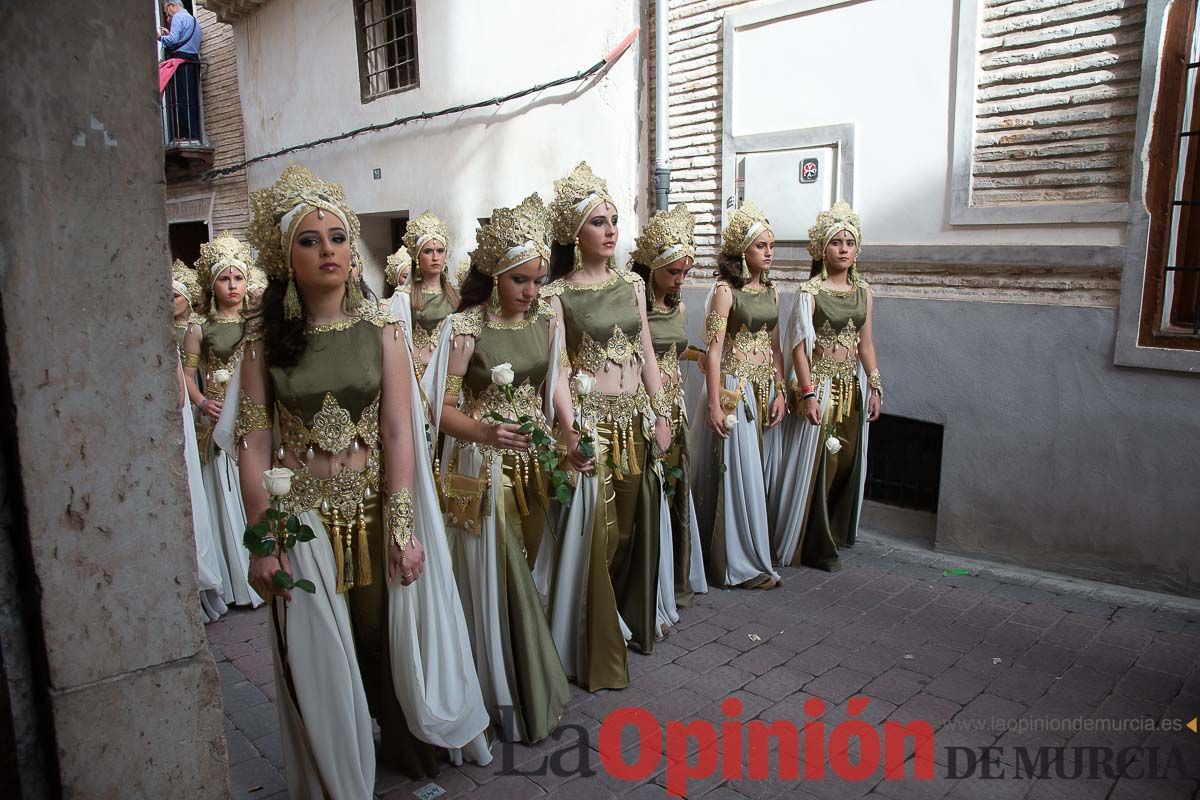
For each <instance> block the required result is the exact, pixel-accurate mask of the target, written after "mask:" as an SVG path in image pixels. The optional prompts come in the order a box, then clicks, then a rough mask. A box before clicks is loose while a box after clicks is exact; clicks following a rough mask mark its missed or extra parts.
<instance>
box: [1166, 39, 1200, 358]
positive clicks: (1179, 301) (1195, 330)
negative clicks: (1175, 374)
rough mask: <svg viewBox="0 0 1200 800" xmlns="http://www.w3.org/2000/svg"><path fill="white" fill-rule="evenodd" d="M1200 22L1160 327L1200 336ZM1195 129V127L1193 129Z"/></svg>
mask: <svg viewBox="0 0 1200 800" xmlns="http://www.w3.org/2000/svg"><path fill="white" fill-rule="evenodd" d="M1198 92H1200V26H1197V25H1195V24H1193V27H1192V32H1191V51H1190V53H1189V56H1188V65H1187V72H1186V77H1185V79H1184V97H1183V104H1184V105H1183V117H1182V119H1183V120H1184V122H1183V124H1182V125H1181V127H1182V128H1183V130H1181V131H1180V132H1179V146H1178V149H1177V151H1176V154H1175V155H1176V161H1175V168H1176V169H1175V171H1176V175H1175V187H1174V191H1173V195H1172V197H1173V199H1172V201H1171V238H1170V249H1169V251H1168V253H1167V265H1166V266H1165V267H1164V268H1163V269H1164V271H1165V272H1166V275H1165V278H1166V280H1164V281H1163V303H1162V319H1161V320H1160V321H1159V324H1160V325H1161V328H1162V330H1163V331H1164V332H1167V333H1191V335H1192V336H1198V335H1200V164H1198V163H1197V162H1200V97H1198V96H1197V93H1198ZM1189 128H1190V130H1189Z"/></svg>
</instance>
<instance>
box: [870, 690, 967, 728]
mask: <svg viewBox="0 0 1200 800" xmlns="http://www.w3.org/2000/svg"><path fill="white" fill-rule="evenodd" d="M961 710H962V706H961V705H959V704H958V703H955V702H952V701H950V700H946V699H945V698H942V697H936V696H935V695H931V694H925V693H924V692H922V693H920V694H916V695H913V696H912V697H911V698H909V699H908V701H907V702H906V703H904V704H903V705H901V706H899V707H898V708H897V709H896V710H895V711H893V712H892V713H891V714H890V715H889V717H888V719H889V720H891V721H892V722H895V723H897V724H899V725H908V724H910V723H913V722H927V723H929V726H930V727H931V728H933V729H934V730H935V731H936V730H938V729H939V728H942V727H943V726H945V725H946V723H948V722H950V720H951V719H953V718H954V716H955V715H956V714H958V712H959V711H961Z"/></svg>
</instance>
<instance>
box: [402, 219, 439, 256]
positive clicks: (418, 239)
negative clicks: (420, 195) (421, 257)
mask: <svg viewBox="0 0 1200 800" xmlns="http://www.w3.org/2000/svg"><path fill="white" fill-rule="evenodd" d="M430 239H437V240H438V241H439V242H441V243H442V244H444V245H445V246H446V247H447V248H449V247H450V229H449V228H447V227H446V223H444V222H442V221H441V220H440V219H438V218H437V217H436V216H434V214H433V212H431V211H422V212H421V214H420V216H418V217H417V218H416V219H410V220H409V221H408V226H407V227H406V228H405V229H404V246H405V247H406V248H407V249H408V255H409V257H410V258H411V259H412V260H413V261H416V260H417V255H418V254H419V253H420V252H421V248H422V247H424V246H425V245H426V244H428V243H429V240H430Z"/></svg>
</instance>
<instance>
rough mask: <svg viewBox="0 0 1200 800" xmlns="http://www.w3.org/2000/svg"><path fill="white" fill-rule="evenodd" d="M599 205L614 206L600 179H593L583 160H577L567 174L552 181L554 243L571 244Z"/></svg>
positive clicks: (594, 176) (551, 221) (551, 212)
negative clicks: (608, 204) (577, 163)
mask: <svg viewBox="0 0 1200 800" xmlns="http://www.w3.org/2000/svg"><path fill="white" fill-rule="evenodd" d="M601 203H612V204H613V205H614V206H615V205H616V203H614V202H613V199H612V196H611V195H610V194H609V193H608V184H607V183H605V182H604V179H603V178H600V177H597V176H596V174H595V173H593V172H592V168H591V167H590V166H588V163H587V162H586V161H580V162H579V165H578V166H576V167H575V169H573V170H571V174H570V175H568V176H567V177H565V178H560V179H558V180H556V181H555V182H554V201H553V202H552V203H551V204H550V225H551V232H552V233H553V234H554V240H555V241H556V242H558V243H559V244H571V242H573V241H574V240H575V236H576V235H577V234H578V233H579V229H580V228H582V227H583V222H584V220H586V219H587V216H588V214H590V213H592V209H594V208H595V207H596V206H598V205H600V204H601Z"/></svg>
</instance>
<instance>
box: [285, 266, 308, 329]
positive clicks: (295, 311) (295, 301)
mask: <svg viewBox="0 0 1200 800" xmlns="http://www.w3.org/2000/svg"><path fill="white" fill-rule="evenodd" d="M303 315H304V309H303V308H302V307H301V306H300V294H299V293H298V292H297V291H296V281H295V280H294V279H293V278H292V277H291V276H288V285H287V292H285V293H284V295H283V318H284V319H300V317H301V316H303Z"/></svg>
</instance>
